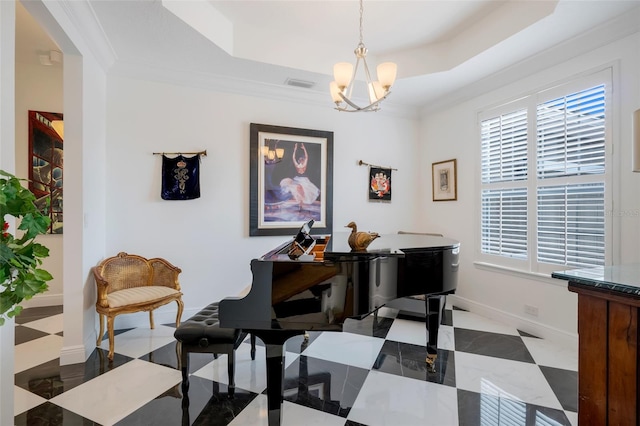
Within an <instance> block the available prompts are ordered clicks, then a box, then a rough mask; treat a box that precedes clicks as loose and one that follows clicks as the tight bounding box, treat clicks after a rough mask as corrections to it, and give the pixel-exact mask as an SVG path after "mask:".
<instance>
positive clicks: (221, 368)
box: [193, 343, 298, 393]
mask: <svg viewBox="0 0 640 426" xmlns="http://www.w3.org/2000/svg"><path fill="white" fill-rule="evenodd" d="M296 358H298V354H296V353H292V352H286V353H285V355H284V363H285V368H286V367H288V366H289V365H290V364H291V363H292V362H293V361H294V360H295V359H296ZM193 375H194V376H198V377H202V378H203V379H207V380H213V381H216V382H218V383H224V384H229V377H228V372H227V356H226V355H220V356H219V357H218V359H215V360H213V361H212V362H210V363H209V364H207V365H205V366H204V367H202V368H200V369H199V370H198V371H196V372H194V373H193ZM235 381H236V387H237V388H240V389H245V390H249V391H251V392H255V393H262V392H263V391H264V390H265V389H266V388H267V367H266V359H265V348H264V346H256V359H255V360H251V345H249V344H246V343H243V344H242V345H240V346H239V347H238V349H237V350H236V372H235Z"/></svg>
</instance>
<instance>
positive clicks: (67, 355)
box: [60, 340, 95, 365]
mask: <svg viewBox="0 0 640 426" xmlns="http://www.w3.org/2000/svg"><path fill="white" fill-rule="evenodd" d="M93 343H94V345H93V346H95V340H94V341H93ZM88 358H89V357H88V355H87V354H86V346H84V345H76V346H64V347H63V348H62V349H61V350H60V365H71V364H83V363H84V362H85V361H86V360H87V359H88Z"/></svg>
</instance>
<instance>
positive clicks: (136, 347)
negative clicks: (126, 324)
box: [100, 324, 176, 358]
mask: <svg viewBox="0 0 640 426" xmlns="http://www.w3.org/2000/svg"><path fill="white" fill-rule="evenodd" d="M174 332H175V328H173V327H167V326H164V325H157V324H156V328H154V329H153V330H152V329H150V328H146V327H144V328H134V329H133V330H129V331H125V332H124V333H120V334H117V335H116V336H115V345H114V346H115V352H116V353H119V354H121V355H126V356H128V357H131V358H139V357H141V356H142V355H145V354H148V353H149V352H153V351H155V350H156V349H159V348H161V347H163V346H165V345H168V344H169V343H172V342H175V340H176V339H175V337H174V336H173V333H174ZM100 347H101V348H102V349H104V350H107V351H108V350H109V339H105V340H103V341H102V343H101V344H100Z"/></svg>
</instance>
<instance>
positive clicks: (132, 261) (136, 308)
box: [93, 252, 184, 360]
mask: <svg viewBox="0 0 640 426" xmlns="http://www.w3.org/2000/svg"><path fill="white" fill-rule="evenodd" d="M180 272H182V270H181V269H180V268H177V267H175V266H173V265H172V264H171V263H169V262H167V261H166V260H164V259H161V258H154V259H145V258H144V257H141V256H137V255H134V254H127V253H125V252H121V253H118V255H117V256H113V257H109V258H107V259H104V260H103V261H102V262H100V263H99V264H98V266H95V267H94V268H93V276H94V277H95V280H96V286H97V288H98V299H97V301H96V311H97V312H98V315H99V316H100V334H99V335H98V341H97V342H96V345H97V346H100V342H101V341H102V337H103V336H104V317H105V316H106V317H107V332H108V334H109V356H108V357H109V359H110V360H113V351H114V333H113V322H114V319H115V317H116V316H117V315H120V314H129V313H133V312H144V311H148V312H149V323H150V326H151V328H154V324H153V310H154V309H156V308H157V307H159V306H162V305H166V304H167V303H169V302H173V301H175V302H176V303H177V304H178V314H177V315H176V327H178V326H179V325H180V318H181V317H182V310H183V308H184V305H183V303H182V293H181V292H180V283H179V282H178V274H180Z"/></svg>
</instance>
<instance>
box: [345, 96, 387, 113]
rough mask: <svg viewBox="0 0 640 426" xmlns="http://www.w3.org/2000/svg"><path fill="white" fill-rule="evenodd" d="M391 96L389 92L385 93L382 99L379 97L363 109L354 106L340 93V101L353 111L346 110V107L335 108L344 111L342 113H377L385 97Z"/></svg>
mask: <svg viewBox="0 0 640 426" xmlns="http://www.w3.org/2000/svg"><path fill="white" fill-rule="evenodd" d="M390 94H391V92H387V93H385V95H384V96H383V97H381V98H380V99H378V100H377V101H375V102H373V103H371V104H369V105H367V106H365V107H359V106H358V105H356V104H355V103H353V101H351V100H350V99H349V98H347V97H346V96H345V95H344V94H342V93H340V97H341V98H342V100H343V101H344V102H346V103H347V104H348V105H349V106H350V107H351V108H353V110H350V109H347V108H346V107H338V106H336V109H337V110H338V111H344V112H359V111H363V112H366V111H377V110H378V108H379V107H380V105H379V104H380V102H382V101H383V100H385V99H386V98H387V96H389V95H390Z"/></svg>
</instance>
